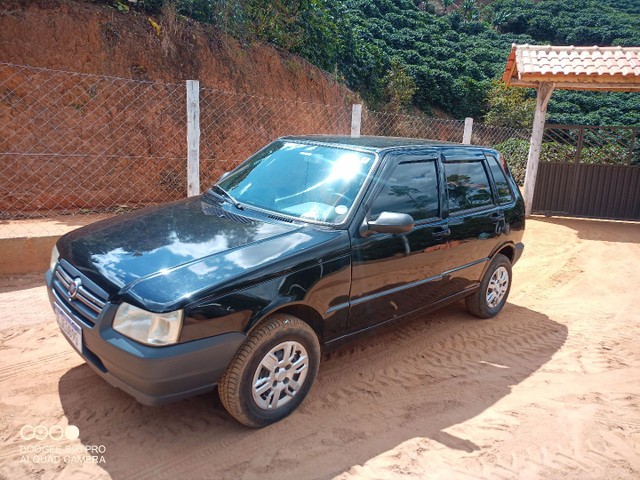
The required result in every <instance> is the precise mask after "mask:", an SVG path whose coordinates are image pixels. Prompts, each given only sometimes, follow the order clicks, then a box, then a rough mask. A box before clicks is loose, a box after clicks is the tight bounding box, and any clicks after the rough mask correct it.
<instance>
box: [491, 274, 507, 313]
mask: <svg viewBox="0 0 640 480" xmlns="http://www.w3.org/2000/svg"><path fill="white" fill-rule="evenodd" d="M508 288H509V272H507V269H506V268H504V267H498V268H496V270H495V272H493V275H491V278H490V279H489V285H487V295H486V299H487V306H488V307H489V308H496V307H497V306H498V305H500V302H501V301H502V299H503V298H504V296H505V295H506V294H507V290H508Z"/></svg>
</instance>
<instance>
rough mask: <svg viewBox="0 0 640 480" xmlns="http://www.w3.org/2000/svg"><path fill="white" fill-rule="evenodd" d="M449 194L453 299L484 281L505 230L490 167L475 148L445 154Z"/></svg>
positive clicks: (447, 273) (449, 272) (447, 263)
mask: <svg viewBox="0 0 640 480" xmlns="http://www.w3.org/2000/svg"><path fill="white" fill-rule="evenodd" d="M443 157H444V175H445V178H446V190H447V202H446V206H447V215H448V216H447V218H448V223H449V229H450V231H451V235H450V238H449V250H448V254H447V258H446V260H445V265H444V271H445V278H446V279H448V282H447V284H446V288H447V289H448V293H449V294H450V295H453V294H456V293H459V292H461V291H464V290H466V289H468V288H472V287H474V286H475V285H477V283H478V282H479V280H480V276H481V275H482V272H483V270H484V268H485V266H486V263H487V261H489V257H490V255H491V254H492V252H493V251H494V249H495V248H496V246H497V244H498V241H499V238H498V237H499V236H500V234H501V232H502V229H503V226H504V213H503V211H502V208H500V206H499V205H498V204H497V201H496V194H495V192H494V188H493V185H492V181H491V179H492V176H491V173H490V167H489V165H488V164H487V161H486V158H485V156H484V153H483V151H482V150H480V149H474V148H468V147H467V148H449V149H446V150H445V151H444V152H443Z"/></svg>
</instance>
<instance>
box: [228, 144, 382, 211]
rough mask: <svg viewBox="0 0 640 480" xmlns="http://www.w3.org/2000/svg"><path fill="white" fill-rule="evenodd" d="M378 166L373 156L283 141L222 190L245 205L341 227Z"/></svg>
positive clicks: (251, 160)
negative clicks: (371, 172) (371, 173)
mask: <svg viewBox="0 0 640 480" xmlns="http://www.w3.org/2000/svg"><path fill="white" fill-rule="evenodd" d="M374 163H375V156H374V155H373V154H370V153H362V152H357V151H353V150H347V149H343V148H337V147H331V146H323V145H312V144H306V143H297V142H295V141H287V140H278V141H276V142H274V143H272V144H271V145H269V146H268V147H267V148H265V149H263V150H261V151H260V152H258V153H256V154H255V155H254V156H252V157H251V158H249V159H248V160H247V161H246V162H244V163H243V164H242V165H240V166H239V167H238V168H236V169H235V170H234V171H233V172H231V173H230V174H229V175H228V176H227V177H225V178H224V179H223V180H221V181H220V182H219V183H218V185H219V186H220V187H221V188H223V189H224V190H226V191H227V192H228V193H229V194H230V195H231V196H232V197H234V198H235V199H236V200H237V201H238V202H240V203H241V204H245V205H249V206H254V207H258V208H262V209H265V210H269V211H272V212H276V213H281V214H285V215H290V216H293V217H297V218H300V219H302V220H309V221H317V222H324V223H336V224H337V223H341V222H342V221H343V220H344V219H345V218H346V217H347V216H348V215H349V212H350V210H351V208H352V207H353V202H354V201H355V199H356V197H357V196H358V194H359V192H360V190H361V189H362V186H363V185H364V182H365V179H366V178H367V175H368V174H369V172H370V171H371V169H372V168H373V165H374Z"/></svg>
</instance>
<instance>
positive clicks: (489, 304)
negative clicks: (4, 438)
mask: <svg viewBox="0 0 640 480" xmlns="http://www.w3.org/2000/svg"><path fill="white" fill-rule="evenodd" d="M510 290H511V262H510V261H509V259H508V258H507V257H505V256H504V255H502V254H500V253H499V254H497V255H496V256H495V257H493V260H491V263H490V264H489V268H487V271H486V272H485V274H484V277H482V281H481V282H480V288H479V289H478V290H477V291H476V292H475V293H473V294H472V295H470V296H468V297H467V298H466V299H465V303H466V306H467V310H468V311H469V313H471V314H472V315H475V316H476V317H480V318H492V317H495V316H496V315H497V314H498V313H500V310H502V307H504V304H505V303H506V302H507V297H508V296H509V291H510Z"/></svg>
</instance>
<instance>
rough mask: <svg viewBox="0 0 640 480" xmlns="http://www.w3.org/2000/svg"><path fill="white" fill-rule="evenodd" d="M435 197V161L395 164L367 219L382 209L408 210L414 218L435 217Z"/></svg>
mask: <svg viewBox="0 0 640 480" xmlns="http://www.w3.org/2000/svg"><path fill="white" fill-rule="evenodd" d="M438 197H439V195H438V176H437V170H436V162H435V161H421V162H403V163H399V164H398V165H397V166H396V167H395V169H394V170H393V173H392V174H391V177H390V178H389V180H387V182H385V187H384V189H383V190H382V192H380V194H379V195H378V197H377V198H376V200H375V201H374V202H373V205H372V208H371V214H370V218H371V220H375V219H376V218H378V216H379V215H380V214H381V213H382V212H396V213H408V214H409V215H411V216H412V217H413V219H414V220H416V221H418V220H424V219H426V218H432V217H437V216H438V215H439V213H440V212H439V207H438Z"/></svg>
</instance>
